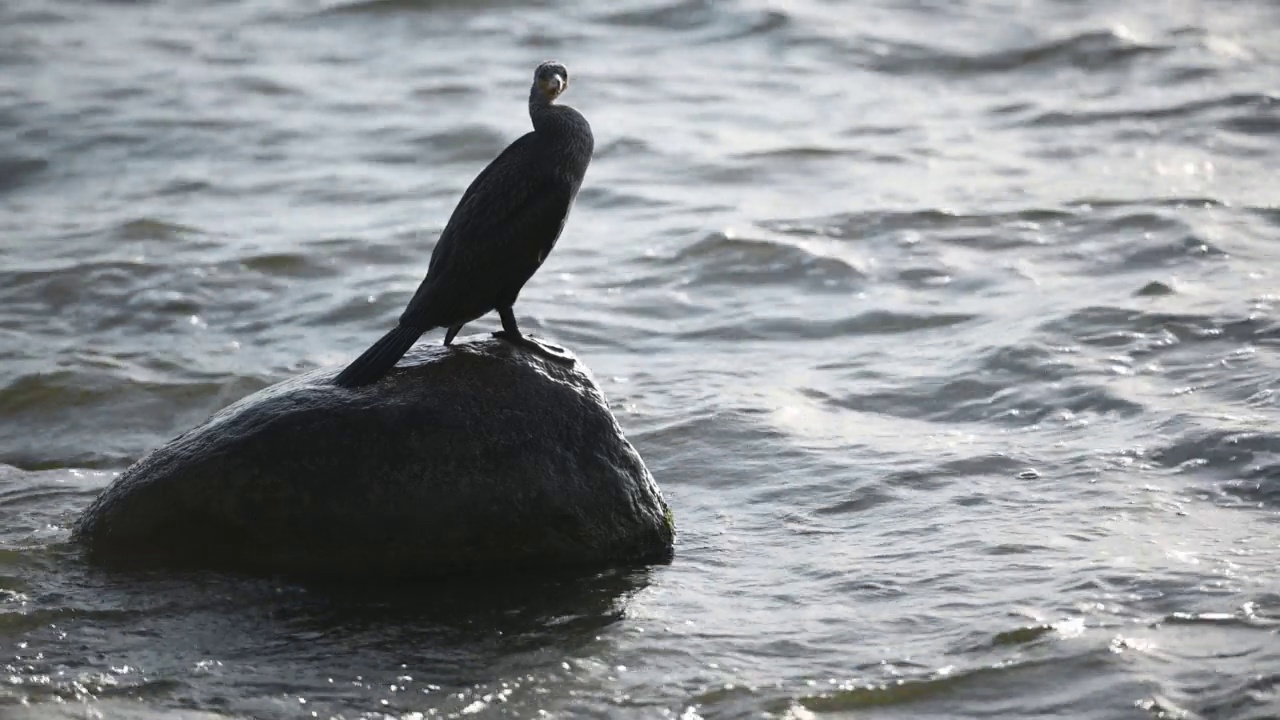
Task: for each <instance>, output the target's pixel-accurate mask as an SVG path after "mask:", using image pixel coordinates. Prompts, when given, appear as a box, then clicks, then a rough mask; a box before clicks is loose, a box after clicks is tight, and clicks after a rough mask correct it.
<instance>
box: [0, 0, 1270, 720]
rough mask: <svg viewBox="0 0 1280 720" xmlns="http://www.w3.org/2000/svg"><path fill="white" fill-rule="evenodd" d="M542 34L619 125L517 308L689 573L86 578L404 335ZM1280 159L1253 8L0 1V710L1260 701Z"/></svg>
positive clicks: (1094, 705)
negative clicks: (107, 508)
mask: <svg viewBox="0 0 1280 720" xmlns="http://www.w3.org/2000/svg"><path fill="white" fill-rule="evenodd" d="M547 57H556V58H559V59H561V60H563V61H564V62H566V64H568V66H569V67H570V68H571V70H572V72H573V78H574V85H573V87H572V88H571V89H570V91H569V93H568V95H567V96H566V100H567V101H568V102H570V103H571V104H573V105H575V106H576V107H578V108H579V109H580V110H582V111H583V112H584V113H585V114H586V115H587V117H588V118H589V119H590V120H591V122H592V124H593V126H594V129H595V134H596V138H597V143H596V146H597V155H596V159H595V161H594V163H593V165H592V167H591V170H590V172H589V174H588V177H587V182H586V185H585V187H584V189H583V192H582V195H581V197H580V200H579V203H578V206H577V209H576V210H575V214H574V216H573V218H572V219H571V221H570V223H569V227H568V230H567V232H566V234H565V236H564V238H563V239H562V240H561V242H560V244H559V246H558V248H557V250H556V252H555V253H554V254H553V255H552V256H551V259H550V261H549V263H548V264H547V266H546V267H544V268H543V270H542V271H541V272H540V273H539V274H538V275H537V276H536V277H535V278H534V280H533V281H532V282H531V283H530V285H529V286H528V287H527V288H526V290H525V292H524V293H523V294H522V298H521V304H520V306H519V307H518V309H517V311H518V312H519V313H520V315H521V318H522V319H523V323H524V324H526V325H527V326H528V327H529V328H530V329H532V330H533V331H534V332H535V333H539V334H542V335H546V336H549V337H551V338H553V339H555V340H557V341H559V342H562V343H565V344H567V345H569V346H570V347H572V348H573V349H574V350H576V351H577V352H578V353H579V354H580V355H581V356H582V357H583V359H584V360H585V361H586V362H587V363H588V364H590V365H591V367H592V368H593V369H594V370H595V372H596V373H597V375H598V376H599V377H600V378H601V379H602V381H603V382H604V383H605V389H606V391H607V392H608V393H609V395H610V398H611V400H612V401H613V403H614V405H615V409H616V412H617V413H618V415H619V419H620V421H621V422H622V424H623V426H624V427H625V429H626V430H627V431H628V433H629V434H630V436H631V437H632V438H633V440H634V441H635V442H636V444H637V446H638V448H639V449H640V451H641V453H642V454H643V455H644V456H645V458H646V459H647V460H648V462H649V464H650V466H651V468H652V469H653V471H654V473H655V475H656V476H657V478H658V480H659V482H660V483H661V485H662V486H663V488H664V490H665V492H666V494H667V496H668V500H669V501H670V502H671V504H672V507H673V509H674V510H675V512H676V517H677V520H678V523H679V527H680V532H681V535H680V538H679V544H678V547H677V557H676V560H675V562H674V563H673V564H672V565H670V566H664V567H655V568H649V569H645V570H640V571H629V572H624V573H605V574H602V575H600V576H597V577H594V578H590V579H587V580H581V581H567V580H556V579H548V580H547V581H545V582H541V583H530V582H527V581H526V582H522V583H517V584H515V585H514V586H513V585H512V584H510V583H509V582H502V581H500V580H494V581H493V583H492V584H486V583H481V582H479V581H475V582H468V583H466V584H458V583H451V584H442V585H434V586H428V587H418V588H314V587H299V586H294V585H290V584H281V583H273V582H267V581H257V580H245V579H240V578H232V577H225V576H216V575H195V576H173V575H166V576H149V575H140V576H121V575H107V574H102V573H100V572H98V571H95V570H93V569H91V568H88V567H85V566H84V565H82V564H81V562H80V560H79V559H78V558H77V556H76V555H75V553H74V552H73V551H72V550H71V549H69V548H68V547H67V546H66V544H65V543H66V539H67V533H68V525H69V523H70V522H71V521H72V519H73V518H74V517H75V515H76V513H77V512H78V511H79V510H81V509H82V508H83V507H84V506H85V505H86V504H87V503H88V502H89V500H90V499H91V498H92V497H93V496H94V495H95V494H96V493H97V492H98V491H99V490H100V489H101V488H102V487H104V486H105V485H106V484H107V483H108V482H110V480H111V478H112V477H113V475H114V473H115V472H118V471H119V470H120V469H122V468H123V467H125V466H126V465H128V463H130V462H131V461H133V460H134V459H136V458H138V457H139V456H141V455H142V454H143V453H145V452H146V451H147V450H148V449H150V448H152V447H154V446H156V445H158V444H160V443H162V442H164V441H165V440H166V439H168V438H170V437H172V436H173V435H175V434H177V433H179V432H180V431H182V430H184V429H186V428H187V427H189V426H191V425H192V424H194V423H197V422H199V421H200V420H201V419H203V418H204V417H205V416H207V415H208V414H209V413H211V412H212V411H214V410H216V409H218V408H220V407H222V406H224V405H226V404H228V403H230V402H231V401H233V400H235V399H237V398H239V397H241V396H243V395H245V394H247V393H249V392H251V391H253V390H256V389H258V388H261V387H264V386H266V385H268V384H271V383H273V382H276V381H279V380H281V379H283V378H285V377H288V376H289V375H291V374H293V373H296V372H299V371H302V370H306V369H309V368H312V367H316V366H319V365H326V364H332V365H336V364H340V363H342V362H344V361H347V360H349V359H350V358H352V357H354V355H355V354H357V353H358V352H359V351H360V350H362V349H364V347H366V346H367V345H368V343H370V342H371V341H372V340H373V339H375V338H376V337H377V336H379V335H380V334H381V332H382V331H383V329H385V328H386V327H388V326H389V325H390V324H391V323H392V322H393V319H394V318H395V317H396V316H397V315H398V313H399V312H400V310H401V308H402V307H403V305H404V303H405V302H406V301H407V299H408V297H409V295H410V294H411V293H412V291H413V289H414V288H415V287H416V286H417V283H418V282H419V280H420V278H421V276H422V274H423V272H424V271H425V269H426V264H427V259H428V257H429V252H430V248H431V245H432V243H433V242H434V240H435V237H436V235H437V234H438V232H439V231H440V229H441V228H442V227H443V224H444V222H445V221H446V219H447V218H448V213H449V211H450V210H451V209H452V207H453V204H454V203H455V202H456V200H457V198H458V196H459V195H460V193H461V192H462V190H463V189H464V188H465V187H466V185H467V183H468V182H469V181H470V180H471V178H472V177H473V176H474V175H475V173H476V172H477V171H478V170H479V169H480V168H481V167H482V166H483V165H484V163H486V162H488V160H489V159H490V158H492V157H493V156H494V155H495V154H496V153H497V152H498V151H500V150H501V149H502V147H504V145H505V144H506V143H507V142H509V141H510V140H511V139H513V138H514V137H516V136H517V135H518V134H520V133H522V132H524V131H525V130H526V129H527V126H528V118H527V115H526V114H525V107H524V100H525V95H526V88H527V85H528V82H529V77H530V73H531V71H532V68H533V66H534V65H535V64H536V63H537V62H538V61H540V60H542V59H545V58H547ZM1277 167H1280V6H1278V5H1276V4H1275V3H1274V2H1270V0H1240V1H1239V2H1227V1H1226V0H1168V1H1167V2H1152V3H1126V4H1117V3H1112V2H1104V1H1103V0H1084V1H1082V2H1065V1H1060V2H1050V1H1048V0H1024V1H1021V2H1014V1H1005V0H962V1H957V2H949V1H948V2H943V1H941V0H936V1H935V0H881V1H880V2H877V3H869V4H868V3H835V2H823V1H822V0H794V1H792V2H783V1H782V0H773V1H770V0H726V1H725V2H715V3H713V2H709V1H707V2H700V1H698V0H687V1H684V2H669V1H659V0H631V1H630V2H626V3H623V4H614V5H606V4H604V3H590V2H585V0H582V1H580V2H568V1H566V2H538V3H514V2H503V1H501V0H489V1H487V2H483V3H470V2H462V1H461V0H435V1H428V2H413V1H411V0H363V1H361V0H352V1H347V2H343V1H342V0H327V1H320V0H261V1H256V2H249V1H248V0H224V1H222V2H211V3H197V2H181V1H180V0H155V1H153V2H90V1H87V0H82V1H75V2H73V1H72V0H5V2H3V3H2V4H0V359H2V360H3V364H2V365H0V419H2V422H0V462H3V463H5V464H6V465H5V466H4V467H3V469H0V670H2V672H0V716H4V717H6V718H8V717H19V718H21V717H37V718H41V717H80V716H84V715H86V714H91V713H94V712H98V713H102V714H104V715H106V716H108V717H123V716H126V715H127V716H129V717H145V718H151V717H199V718H204V717H224V716H231V717H237V716H249V717H312V716H318V717H330V716H335V715H337V716H342V717H347V718H354V717H383V716H384V714H386V715H390V716H393V717H397V718H418V717H421V716H419V715H415V714H414V713H423V715H424V716H425V715H442V716H448V715H477V716H506V715H510V716H520V717H532V716H535V715H537V714H538V712H539V711H547V712H550V713H552V714H553V715H556V716H561V717H577V716H620V717H656V716H671V717H676V716H679V717H682V718H685V719H686V720H693V719H694V718H697V717H706V718H730V717H760V716H761V715H762V714H763V715H767V716H774V717H790V718H795V719H796V720H799V719H801V718H810V717H814V716H819V717H825V716H840V717H850V718H853V717H857V718H866V717H877V718H878V717H885V718H926V717H938V718H961V717H991V716H1000V717H1033V716H1045V715H1051V714H1056V715H1059V716H1062V717H1079V718H1143V717H1168V718H1172V717H1186V718H1194V717H1200V718H1264V717H1276V716H1280V637H1278V634H1280V580H1278V575H1277V570H1276V568H1277V564H1278V563H1280V523H1278V522H1277V521H1278V520H1280V401H1278V399H1277V398H1278V395H1277V391H1278V390H1280V321H1277V308H1276V305H1277V303H1278V302H1280V270H1278V268H1280V264H1278V263H1280V207H1278V203H1277V197H1278V195H1280V193H1278V191H1277V190H1276V187H1277V185H1276V179H1275V178H1276V168H1277ZM495 327H496V321H494V320H492V319H488V320H486V321H485V322H481V323H477V324H475V325H474V326H473V328H474V329H475V330H476V331H480V330H487V329H493V328H495ZM429 341H430V342H438V341H439V337H438V333H436V334H433V335H431V336H429Z"/></svg>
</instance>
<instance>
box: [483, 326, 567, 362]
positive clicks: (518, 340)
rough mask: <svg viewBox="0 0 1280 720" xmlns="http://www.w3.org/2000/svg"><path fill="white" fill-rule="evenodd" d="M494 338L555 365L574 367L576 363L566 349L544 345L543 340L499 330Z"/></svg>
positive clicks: (549, 344)
mask: <svg viewBox="0 0 1280 720" xmlns="http://www.w3.org/2000/svg"><path fill="white" fill-rule="evenodd" d="M493 336H494V337H496V338H498V339H499V340H505V341H507V342H509V343H511V344H512V345H517V346H519V347H521V348H524V349H525V350H528V351H529V352H531V353H534V354H535V355H538V356H539V357H541V358H543V359H546V360H550V361H551V362H554V363H559V364H561V365H572V364H574V362H576V361H575V360H574V359H573V356H572V355H570V354H569V353H568V351H566V350H565V349H564V348H562V347H560V346H559V345H552V344H551V343H544V342H542V341H541V340H535V339H534V338H531V337H529V336H528V335H523V334H521V333H519V332H511V331H510V330H499V331H498V332H495V333H494V334H493Z"/></svg>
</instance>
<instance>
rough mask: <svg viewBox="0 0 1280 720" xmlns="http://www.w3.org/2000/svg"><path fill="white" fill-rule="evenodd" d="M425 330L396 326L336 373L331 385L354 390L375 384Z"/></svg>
mask: <svg viewBox="0 0 1280 720" xmlns="http://www.w3.org/2000/svg"><path fill="white" fill-rule="evenodd" d="M424 332H426V331H425V330H419V329H417V328H411V327H406V326H404V325H397V326H396V329H395V330H392V331H391V332H389V333H387V334H386V335H383V336H382V338H381V339H380V340H378V342H376V343H374V344H373V346H372V347H370V348H369V349H368V350H365V351H364V354H363V355H361V356H360V357H358V358H356V359H355V362H353V363H351V364H350V365H348V366H347V369H346V370H343V371H342V372H340V373H338V377H336V378H334V380H333V384H334V385H337V386H338V387H345V388H356V387H360V386H361V385H368V384H370V383H375V382H377V381H378V380H380V379H381V378H382V376H383V375H386V374H387V371H388V370H390V369H391V368H393V367H395V364H396V363H397V362H398V361H399V360H400V358H402V357H404V354H405V353H407V352H409V348H411V347H413V344H414V343H415V342H417V341H418V338H420V337H422V333H424Z"/></svg>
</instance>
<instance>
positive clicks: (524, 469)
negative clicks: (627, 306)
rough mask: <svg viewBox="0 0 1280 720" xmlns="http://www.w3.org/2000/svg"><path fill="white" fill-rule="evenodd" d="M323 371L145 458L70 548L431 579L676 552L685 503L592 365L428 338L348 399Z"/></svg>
mask: <svg viewBox="0 0 1280 720" xmlns="http://www.w3.org/2000/svg"><path fill="white" fill-rule="evenodd" d="M335 374H336V372H335V370H334V369H321V370H315V371H313V372H309V373H306V374H304V375H300V376H298V377H295V378H293V379H291V380H286V381H285V382H282V383H280V384H278V385H273V386H272V387H269V388H266V389H264V390H261V391H259V392H257V393H254V394H253V395H250V396H248V397H246V398H244V399H242V400H240V401H239V402H237V403H235V404H234V405H231V406H230V407H227V408H225V409H224V410H222V411H220V412H218V413H217V414H215V415H213V416H212V417H211V418H209V419H208V420H207V421H205V423H204V424H202V425H200V426H199V427H196V428H195V429H193V430H190V431H188V432H187V433H185V434H183V435H181V436H180V437H178V438H176V439H174V440H173V441H171V442H169V443H168V444H166V445H164V446H163V447H161V448H159V449H158V450H155V451H154V452H152V453H151V454H149V455H147V456H146V457H144V458H142V459H141V460H139V461H138V462H137V463H135V464H134V465H133V466H131V467H130V468H129V469H128V470H126V471H125V472H124V473H122V474H121V475H120V477H119V478H117V479H116V480H115V482H113V483H112V484H111V485H110V486H109V487H108V488H107V489H106V490H105V491H104V492H103V493H102V495H101V496H99V497H98V499H97V500H96V501H94V503H93V504H92V505H91V506H90V507H89V508H88V509H87V510H85V511H84V513H83V515H81V517H80V518H79V520H78V521H77V522H76V525H75V532H74V537H75V539H76V540H77V541H78V542H80V543H82V544H84V545H85V547H86V548H87V549H88V550H89V553H90V555H91V556H92V557H94V558H97V559H102V560H108V561H113V560H114V561H125V562H128V563H129V564H135V563H139V562H142V563H149V562H152V561H168V562H173V561H177V562H181V563H183V564H194V565H196V566H202V567H222V568H228V567H229V568H234V569H243V570H250V571H266V572H284V573H288V574H302V575H308V576H335V577H350V576H372V577H385V578H392V577H398V578H423V577H435V576H441V575H449V574H456V573H473V572H488V571H494V570H541V569H549V568H563V567H578V566H600V565H606V564H624V563H632V562H645V561H660V560H665V559H668V558H669V557H670V556H671V552H672V541H673V534H674V528H673V524H672V521H671V516H670V512H669V511H668V509H667V506H666V504H665V503H664V502H663V499H662V495H661V493H660V492H659V490H658V487H657V485H656V484H655V483H654V480H653V477H652V476H651V475H650V474H649V471H648V470H647V469H646V468H645V466H644V463H643V462H642V461H641V460H640V456H639V455H637V454H636V451H635V450H634V449H633V448H632V447H631V444H630V443H628V442H627V440H626V438H625V437H623V435H622V432H621V430H620V429H619V428H618V424H617V421H616V420H615V419H614V417H613V414H612V413H611V412H610V411H609V407H608V405H607V403H606V402H605V399H604V396H603V394H602V393H601V392H600V388H599V387H598V386H597V385H596V384H595V382H594V381H593V380H592V378H591V375H590V374H589V373H588V371H587V370H586V368H584V367H583V366H582V364H581V363H577V362H576V361H574V362H572V363H570V364H565V363H558V362H554V361H549V360H546V359H544V358H542V357H541V356H539V355H537V354H533V353H530V352H528V351H527V350H523V349H520V348H517V347H514V346H512V345H510V344H508V343H506V342H503V341H500V340H495V339H490V338H488V337H485V338H482V339H471V340H470V341H468V342H464V343H458V344H455V345H453V346H452V347H450V348H444V347H440V346H424V345H420V346H418V347H417V348H415V349H414V350H411V351H410V353H409V354H408V355H406V356H405V358H404V359H403V360H401V362H400V365H399V366H398V367H396V368H395V369H394V370H392V371H391V373H390V374H388V375H387V376H386V377H385V378H383V379H382V380H381V381H379V382H377V383H374V384H373V385H369V386H366V387H362V388H358V389H354V390H349V389H343V388H339V387H336V386H334V385H332V384H331V381H332V380H333V377H334V375H335Z"/></svg>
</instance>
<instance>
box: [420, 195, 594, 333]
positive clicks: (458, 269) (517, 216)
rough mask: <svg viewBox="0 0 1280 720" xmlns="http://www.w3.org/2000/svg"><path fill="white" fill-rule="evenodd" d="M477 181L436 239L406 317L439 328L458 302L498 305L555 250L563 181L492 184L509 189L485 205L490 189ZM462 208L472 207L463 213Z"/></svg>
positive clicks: (565, 207)
mask: <svg viewBox="0 0 1280 720" xmlns="http://www.w3.org/2000/svg"><path fill="white" fill-rule="evenodd" d="M480 180H481V178H477V182H476V183H473V190H475V191H476V192H474V193H473V192H472V191H468V193H467V196H466V197H464V199H463V201H462V202H461V203H459V210H458V211H455V213H454V214H455V219H457V220H458V221H457V222H455V220H454V219H451V220H450V223H449V227H447V228H446V231H445V234H444V235H442V236H441V241H440V243H439V244H438V245H437V248H436V251H435V252H434V253H433V254H432V258H431V267H430V270H429V271H428V273H427V278H426V280H424V281H423V283H422V285H421V287H419V288H418V292H417V293H415V294H414V297H413V300H411V301H410V302H409V307H408V308H407V309H406V310H405V317H408V318H417V319H419V320H421V321H422V322H424V323H426V322H429V323H430V324H438V323H442V322H450V320H449V319H448V318H447V317H443V316H447V315H451V314H452V311H453V309H454V308H453V306H455V305H457V304H458V303H459V302H461V298H464V297H465V298H466V299H467V301H468V302H470V301H473V300H474V301H479V302H485V303H496V302H499V301H501V299H502V298H501V296H502V295H503V294H504V293H506V292H508V291H509V290H510V289H511V288H514V291H515V292H518V291H519V289H520V287H521V286H523V285H524V283H525V281H527V280H528V279H529V277H531V276H532V275H533V273H534V272H535V271H537V269H538V267H539V266H540V265H542V263H543V261H545V260H546V258H547V255H548V254H550V252H551V250H552V248H554V247H555V244H556V240H557V239H559V237H560V232H561V230H563V229H564V224H565V221H566V220H567V219H568V216H569V208H570V205H571V204H572V201H573V188H572V187H571V186H570V185H569V184H568V183H565V182H562V181H556V180H551V179H547V180H543V181H535V182H529V181H528V180H527V179H524V180H525V182H516V183H503V182H497V183H495V185H496V186H502V185H508V187H507V188H506V189H507V191H508V192H507V194H505V195H503V196H501V197H494V198H493V201H492V202H486V200H487V199H488V198H489V196H490V194H491V193H490V192H487V191H488V190H490V186H485V185H481V183H480V182H479V181H480ZM477 185H479V186H480V187H476V186H477ZM494 189H496V188H494ZM468 200H470V201H471V203H468ZM467 204H470V206H471V208H474V209H468V210H463V207H464V205H467ZM489 307H490V309H491V308H492V307H493V306H492V305H490V306H489ZM457 310H458V311H459V312H460V311H461V308H460V307H459V308H457ZM437 315H441V316H442V317H440V318H436V317H435V316H437ZM428 317H430V318H432V319H430V320H427V318H428Z"/></svg>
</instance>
